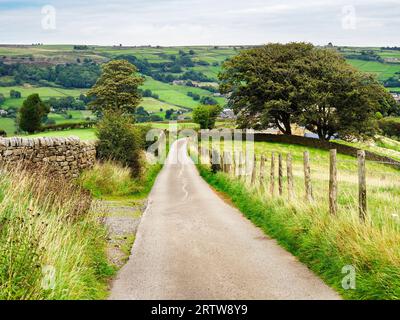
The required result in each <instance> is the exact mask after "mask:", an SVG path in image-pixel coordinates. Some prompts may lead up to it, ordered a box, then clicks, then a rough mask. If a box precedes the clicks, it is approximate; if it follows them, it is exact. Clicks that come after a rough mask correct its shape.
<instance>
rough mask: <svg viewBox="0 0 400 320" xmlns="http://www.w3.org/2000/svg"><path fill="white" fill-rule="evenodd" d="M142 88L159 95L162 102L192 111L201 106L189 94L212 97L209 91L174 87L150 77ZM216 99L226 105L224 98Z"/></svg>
mask: <svg viewBox="0 0 400 320" xmlns="http://www.w3.org/2000/svg"><path fill="white" fill-rule="evenodd" d="M142 88H143V89H150V90H151V91H152V92H153V93H156V94H158V95H159V97H160V100H161V101H164V102H167V103H170V104H173V105H176V106H180V107H184V108H191V109H192V108H195V107H196V106H197V105H198V104H199V102H198V101H194V100H193V99H192V98H191V97H189V96H188V95H187V94H188V92H193V93H197V94H199V95H200V96H211V94H210V92H208V91H207V90H203V89H200V88H193V87H186V86H181V85H172V84H168V83H164V82H160V81H157V80H154V79H152V78H149V77H146V82H145V83H144V85H143V87H142ZM215 99H216V100H217V101H218V103H220V104H221V105H224V104H225V103H226V100H225V99H224V98H221V97H216V98H215Z"/></svg>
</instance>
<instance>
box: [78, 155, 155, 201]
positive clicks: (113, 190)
mask: <svg viewBox="0 0 400 320" xmlns="http://www.w3.org/2000/svg"><path fill="white" fill-rule="evenodd" d="M142 167H143V168H142V175H141V176H140V177H137V178H132V172H131V169H130V168H128V167H124V166H122V165H120V164H118V163H116V162H113V161H104V162H97V163H96V164H95V165H94V167H93V168H91V169H89V170H86V171H84V172H83V173H82V175H81V176H80V178H79V181H78V182H79V184H80V185H81V186H82V187H83V188H84V189H86V190H89V191H90V193H91V194H92V195H93V196H94V197H96V198H119V197H141V196H146V195H147V194H148V193H149V192H150V190H151V188H152V186H153V184H154V181H155V179H156V177H157V174H158V173H159V171H160V170H161V165H159V164H155V165H150V164H148V163H147V162H143V164H142Z"/></svg>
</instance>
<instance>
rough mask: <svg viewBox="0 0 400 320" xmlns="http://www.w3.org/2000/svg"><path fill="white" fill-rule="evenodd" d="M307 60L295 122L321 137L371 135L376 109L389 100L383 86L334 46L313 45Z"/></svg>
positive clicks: (374, 129) (374, 130) (388, 104)
mask: <svg viewBox="0 0 400 320" xmlns="http://www.w3.org/2000/svg"><path fill="white" fill-rule="evenodd" d="M307 60H308V61H307V63H305V65H304V69H303V73H304V75H305V76H306V79H305V81H304V84H303V88H304V92H303V94H302V96H303V98H302V99H301V104H300V105H301V113H300V114H299V117H298V123H299V124H302V125H304V126H305V127H306V128H307V129H309V130H310V131H312V132H314V133H316V134H318V136H319V137H320V139H322V140H329V139H331V138H332V137H333V136H334V135H335V134H338V135H339V136H341V137H342V138H346V137H348V138H352V137H367V136H373V135H374V133H375V132H376V121H375V115H376V112H378V111H379V112H381V111H384V109H385V108H389V107H390V104H391V103H390V97H389V94H388V93H387V92H386V90H385V88H384V87H383V86H382V85H381V84H379V82H378V81H377V80H376V79H375V78H374V77H373V76H371V75H368V74H364V73H361V72H359V71H357V70H356V69H354V68H353V67H352V66H350V65H349V64H347V63H346V61H345V59H344V58H343V57H342V56H341V55H339V54H338V53H337V52H336V51H334V50H331V49H315V50H313V51H312V52H310V55H309V57H307ZM385 105H386V106H385Z"/></svg>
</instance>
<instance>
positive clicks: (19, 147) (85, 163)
mask: <svg viewBox="0 0 400 320" xmlns="http://www.w3.org/2000/svg"><path fill="white" fill-rule="evenodd" d="M95 160H96V146H95V144H94V143H93V142H86V141H81V140H80V139H79V138H76V137H69V138H19V137H13V138H0V165H2V164H11V165H14V164H15V165H18V164H19V163H31V164H34V165H38V166H40V165H44V166H46V167H48V168H49V170H51V171H52V172H54V173H59V174H62V175H63V176H65V177H77V176H78V175H79V173H80V171H82V170H83V169H86V168H90V167H92V166H93V164H94V162H95Z"/></svg>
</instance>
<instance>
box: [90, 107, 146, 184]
mask: <svg viewBox="0 0 400 320" xmlns="http://www.w3.org/2000/svg"><path fill="white" fill-rule="evenodd" d="M96 135H97V137H98V139H99V142H98V145H97V154H98V157H99V158H100V159H103V160H114V161H116V162H118V163H120V164H121V165H122V166H127V167H129V168H131V170H132V173H133V175H134V176H136V177H137V176H140V174H141V168H142V148H143V147H144V139H143V137H144V135H143V129H142V128H140V127H139V126H135V125H134V124H133V118H132V117H130V116H121V115H119V114H115V113H109V112H108V113H106V114H105V115H104V117H103V119H102V120H101V121H100V122H99V123H98V125H97V128H96Z"/></svg>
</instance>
